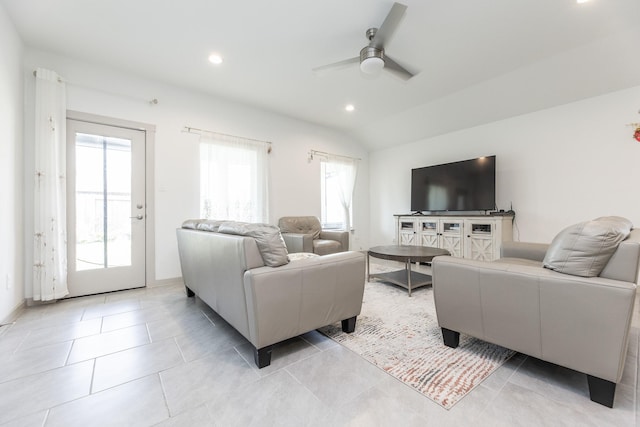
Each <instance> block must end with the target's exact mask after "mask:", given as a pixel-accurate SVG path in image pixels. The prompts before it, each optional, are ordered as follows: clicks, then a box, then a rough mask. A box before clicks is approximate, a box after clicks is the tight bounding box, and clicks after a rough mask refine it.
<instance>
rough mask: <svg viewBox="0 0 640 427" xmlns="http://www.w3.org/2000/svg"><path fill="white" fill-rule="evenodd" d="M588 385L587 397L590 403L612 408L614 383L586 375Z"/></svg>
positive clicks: (614, 392)
mask: <svg viewBox="0 0 640 427" xmlns="http://www.w3.org/2000/svg"><path fill="white" fill-rule="evenodd" d="M587 382H588V383H589V397H590V398H591V400H592V401H594V402H596V403H599V404H601V405H604V406H606V407H609V408H613V398H614V396H615V394H616V383H614V382H611V381H607V380H603V379H602V378H598V377H593V376H591V375H587Z"/></svg>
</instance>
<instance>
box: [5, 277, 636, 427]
mask: <svg viewBox="0 0 640 427" xmlns="http://www.w3.org/2000/svg"><path fill="white" fill-rule="evenodd" d="M415 292H430V290H429V289H428V288H425V289H420V290H416V291H415ZM636 308H638V305H636ZM639 325H640V321H639V320H638V316H635V318H634V327H633V330H632V333H631V340H630V345H629V353H628V357H627V364H626V368H625V372H624V377H623V380H622V383H621V384H619V385H618V391H617V393H616V400H615V403H614V408H613V409H608V408H605V407H603V406H601V405H598V404H596V403H593V402H591V401H590V400H589V398H588V391H587V381H586V377H585V376H584V375H583V374H580V373H577V372H574V371H571V370H569V369H565V368H561V367H558V366H555V365H551V364H548V363H545V362H541V361H539V360H536V359H533V358H530V357H526V356H524V355H521V354H518V355H516V356H515V357H513V358H512V359H511V360H510V361H508V362H507V363H506V364H505V365H503V366H502V367H501V368H500V369H498V370H497V371H496V372H494V373H493V374H492V375H491V376H490V377H489V378H488V379H486V380H485V381H484V382H483V383H482V384H481V385H480V386H479V387H477V388H476V389H475V390H473V391H472V392H471V393H470V394H469V395H467V396H466V397H465V398H464V399H462V401H461V402H460V403H458V404H457V405H456V406H454V407H453V408H452V409H451V410H445V409H443V408H441V407H440V406H439V405H437V404H435V403H433V402H432V401H431V400H429V399H427V398H425V397H423V396H422V395H421V394H419V393H417V392H415V391H414V390H413V389H411V388H409V387H407V386H405V385H404V384H402V383H400V382H399V381H397V380H396V379H394V378H393V377H391V376H389V375H387V374H386V373H385V372H383V371H381V370H380V369H378V368H376V367H375V366H373V365H371V364H369V363H368V362H366V361H365V360H364V359H362V358H360V357H359V356H358V355H356V354H354V353H352V352H351V351H349V350H347V349H345V348H344V347H342V346H340V345H338V344H336V343H335V342H333V341H331V340H330V339H327V338H326V337H324V336H323V335H321V334H319V333H318V332H310V333H307V334H305V335H303V336H301V337H298V338H295V339H292V340H289V341H286V342H284V343H282V344H280V345H278V346H276V347H275V349H274V352H273V356H272V363H271V365H270V366H269V367H267V368H264V369H260V370H258V369H257V368H256V367H255V365H254V364H253V356H252V350H251V346H250V344H249V343H248V342H247V341H246V340H245V339H244V338H243V337H242V336H241V335H240V334H238V333H237V332H236V331H235V330H234V329H233V328H231V327H230V326H229V325H228V324H227V323H226V322H224V320H222V319H221V318H220V317H219V316H218V315H216V314H215V313H214V312H213V311H212V310H211V309H209V308H208V307H207V306H206V305H204V304H203V303H202V302H200V301H199V300H197V299H193V298H187V297H186V295H185V293H184V287H182V286H178V285H171V286H163V287H155V288H146V289H138V290H129V291H121V292H117V293H111V294H105V295H97V296H90V297H83V298H75V299H70V300H65V301H61V302H58V303H55V304H49V305H43V306H37V307H31V308H28V309H25V310H24V311H23V312H22V313H21V314H20V316H19V317H18V318H17V319H16V322H15V324H14V325H12V326H10V327H4V328H2V330H0V334H1V335H0V425H2V426H46V427H49V426H65V427H68V426H82V427H85V426H103V425H104V426H107V425H113V426H149V425H159V426H274V425H277V426H394V427H397V426H425V425H429V426H471V425H473V426H598V427H603V426H615V427H622V426H637V425H639V424H638V420H639V419H638V416H637V412H638V403H639V399H638V391H639V390H640V388H639V386H638V381H637V375H638V335H639V334H638V330H639V329H638V327H639Z"/></svg>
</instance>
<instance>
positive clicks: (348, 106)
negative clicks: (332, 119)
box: [344, 104, 356, 112]
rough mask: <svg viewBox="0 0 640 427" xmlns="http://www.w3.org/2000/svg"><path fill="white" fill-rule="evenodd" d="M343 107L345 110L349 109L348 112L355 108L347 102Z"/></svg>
mask: <svg viewBox="0 0 640 427" xmlns="http://www.w3.org/2000/svg"><path fill="white" fill-rule="evenodd" d="M344 109H345V110H347V111H349V112H351V111H353V110H355V109H356V107H354V106H353V104H347V105H346V106H345V107H344Z"/></svg>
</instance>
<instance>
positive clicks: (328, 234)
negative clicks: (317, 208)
mask: <svg viewBox="0 0 640 427" xmlns="http://www.w3.org/2000/svg"><path fill="white" fill-rule="evenodd" d="M320 238H321V239H325V240H337V241H338V242H340V244H341V245H342V250H343V251H348V250H349V232H348V231H344V230H322V231H321V232H320Z"/></svg>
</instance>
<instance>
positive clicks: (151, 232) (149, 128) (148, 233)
mask: <svg viewBox="0 0 640 427" xmlns="http://www.w3.org/2000/svg"><path fill="white" fill-rule="evenodd" d="M67 119H68V120H77V121H81V122H88V123H96V124H102V125H109V126H116V127H121V128H125V129H134V130H141V131H144V132H145V175H146V176H145V201H146V205H147V206H146V214H147V218H146V222H145V276H146V278H145V284H146V285H147V286H148V285H149V284H153V283H155V281H156V280H155V279H156V251H155V247H156V246H155V241H156V236H155V180H154V178H155V175H154V164H155V163H154V161H155V137H156V126H155V125H152V124H148V123H141V122H134V121H131V120H124V119H117V118H114V117H107V116H100V115H97V114H91V113H84V112H81V111H73V110H67Z"/></svg>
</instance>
